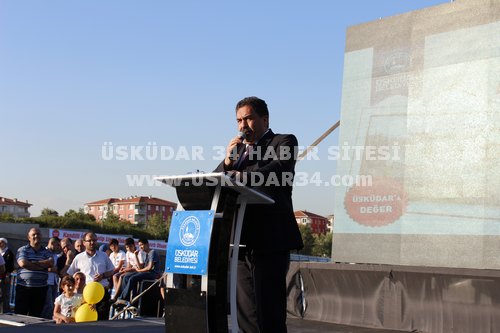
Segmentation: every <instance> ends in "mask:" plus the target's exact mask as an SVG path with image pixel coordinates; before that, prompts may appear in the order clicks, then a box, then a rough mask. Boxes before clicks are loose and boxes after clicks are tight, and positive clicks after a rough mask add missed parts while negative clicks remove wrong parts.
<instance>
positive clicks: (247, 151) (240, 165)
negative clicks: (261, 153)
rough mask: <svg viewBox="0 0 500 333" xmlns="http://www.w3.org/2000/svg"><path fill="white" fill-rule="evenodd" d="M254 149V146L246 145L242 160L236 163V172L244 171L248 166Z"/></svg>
mask: <svg viewBox="0 0 500 333" xmlns="http://www.w3.org/2000/svg"><path fill="white" fill-rule="evenodd" d="M253 149H254V146H253V145H246V147H245V151H244V152H243V154H241V157H240V159H239V160H238V162H237V163H236V166H235V168H234V169H235V170H238V171H242V170H243V169H245V167H246V166H247V164H248V156H249V155H250V154H251V153H252V151H253Z"/></svg>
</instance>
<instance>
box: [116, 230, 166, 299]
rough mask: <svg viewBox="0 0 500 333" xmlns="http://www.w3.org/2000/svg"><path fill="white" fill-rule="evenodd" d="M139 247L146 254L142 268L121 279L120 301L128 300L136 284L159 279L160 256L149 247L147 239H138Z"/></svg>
mask: <svg viewBox="0 0 500 333" xmlns="http://www.w3.org/2000/svg"><path fill="white" fill-rule="evenodd" d="M138 243H139V247H140V248H141V250H142V251H144V252H145V253H146V260H145V261H144V267H143V268H139V269H137V270H136V272H135V273H131V274H127V275H125V276H124V277H123V280H122V284H123V290H122V292H121V294H120V296H119V299H121V300H128V299H129V298H130V294H131V292H132V291H133V290H136V288H137V284H138V283H139V282H140V281H142V280H155V279H157V278H158V277H160V274H161V271H160V256H159V255H158V253H157V252H156V251H155V250H152V249H151V248H150V247H149V242H148V240H147V239H139V242H138Z"/></svg>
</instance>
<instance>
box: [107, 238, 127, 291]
mask: <svg viewBox="0 0 500 333" xmlns="http://www.w3.org/2000/svg"><path fill="white" fill-rule="evenodd" d="M109 249H110V250H111V253H110V254H109V259H110V260H111V262H112V263H113V265H114V266H115V269H114V270H113V281H114V277H115V275H116V274H117V273H119V272H120V270H121V269H122V267H125V262H126V256H125V252H123V251H122V250H120V247H119V246H118V240H117V239H116V238H113V239H111V240H110V241H109Z"/></svg>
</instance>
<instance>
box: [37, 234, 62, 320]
mask: <svg viewBox="0 0 500 333" xmlns="http://www.w3.org/2000/svg"><path fill="white" fill-rule="evenodd" d="M47 250H49V252H50V253H51V254H52V258H53V259H54V265H53V266H52V267H50V268H49V273H48V278H47V297H46V298H45V305H44V306H43V310H42V317H43V318H46V319H52V317H53V315H54V301H55V300H56V297H57V296H59V274H58V270H57V259H58V258H59V254H60V253H61V242H60V241H59V238H57V237H52V238H51V239H49V243H48V244H47Z"/></svg>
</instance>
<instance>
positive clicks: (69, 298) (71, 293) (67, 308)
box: [54, 276, 83, 324]
mask: <svg viewBox="0 0 500 333" xmlns="http://www.w3.org/2000/svg"><path fill="white" fill-rule="evenodd" d="M61 288H62V290H63V293H62V294H61V295H59V296H58V297H57V298H56V300H55V302H54V320H55V321H56V323H57V324H64V323H74V322H75V313H76V309H77V308H78V307H79V306H80V305H81V304H82V302H83V297H82V295H81V294H75V279H74V278H73V277H72V276H65V277H63V279H62V281H61Z"/></svg>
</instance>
